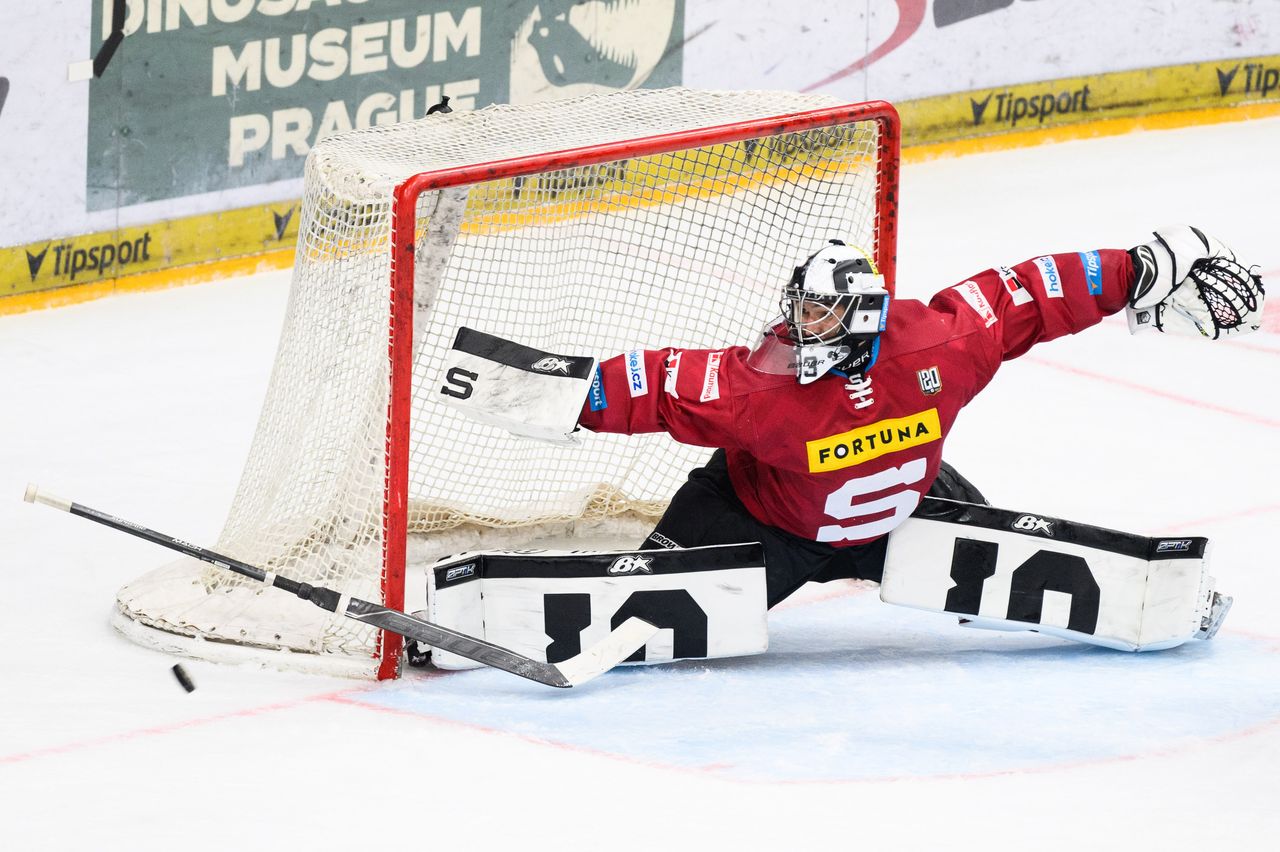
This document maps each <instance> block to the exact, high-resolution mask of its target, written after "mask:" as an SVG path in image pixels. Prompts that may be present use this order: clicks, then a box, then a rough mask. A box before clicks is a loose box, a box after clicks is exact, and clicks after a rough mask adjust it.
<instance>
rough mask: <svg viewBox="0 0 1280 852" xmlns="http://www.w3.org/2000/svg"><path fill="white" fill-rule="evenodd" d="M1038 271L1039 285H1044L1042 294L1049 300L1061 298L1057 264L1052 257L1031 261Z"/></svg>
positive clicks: (1060, 280)
mask: <svg viewBox="0 0 1280 852" xmlns="http://www.w3.org/2000/svg"><path fill="white" fill-rule="evenodd" d="M1033 262H1034V263H1035V265H1036V269H1038V270H1040V283H1042V284H1044V294H1045V295H1046V296H1048V297H1049V298H1050V299H1061V298H1062V276H1061V275H1059V274H1058V262H1057V261H1056V260H1054V259H1053V258H1052V257H1049V256H1047V255H1046V256H1045V257H1037V258H1036V259H1035V261H1033Z"/></svg>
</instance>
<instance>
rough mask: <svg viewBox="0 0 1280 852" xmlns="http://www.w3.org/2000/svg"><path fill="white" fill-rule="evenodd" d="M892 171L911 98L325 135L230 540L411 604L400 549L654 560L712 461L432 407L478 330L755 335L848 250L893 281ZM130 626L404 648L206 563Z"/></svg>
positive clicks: (172, 570) (604, 103) (410, 556)
mask: <svg viewBox="0 0 1280 852" xmlns="http://www.w3.org/2000/svg"><path fill="white" fill-rule="evenodd" d="M897 168H898V125H897V116H896V113H895V112H894V111H893V109H892V107H890V106H888V105H887V104H883V103H870V104H853V105H848V104H840V103H839V102H838V101H834V100H833V99H831V98H828V97H825V96H816V95H797V94H792V93H777V92H732V93H714V92H696V91H690V90H684V89H666V90H647V91H629V92H620V93H614V94H608V95H597V96H592V97H588V98H581V99H576V100H569V101H558V102H550V103H542V104H536V105H528V106H494V107H489V108H487V109H483V110H479V111H476V112H471V113H456V112H455V113H451V114H446V115H433V116H428V117H426V118H424V119H421V120H419V121H413V122H407V123H403V124H397V125H391V126H385V127H373V128H369V129H366V130H359V131H355V132H353V133H349V134H343V135H341V136H335V137H331V138H329V139H326V140H324V141H323V142H321V143H320V144H318V145H317V146H316V147H315V149H314V150H313V152H312V153H311V155H310V157H309V158H308V160H307V165H306V176H305V197H304V199H303V207H302V212H301V221H300V224H299V237H298V245H297V254H296V260H295V266H294V272H293V283H292V288H291V292H290V296H289V304H288V308H287V312H286V316H285V321H284V328H283V330H282V333H281V337H280V344H279V350H278V353H277V356H276V362H275V366H274V371H273V373H272V377H271V382H270V386H269V389H268V392H267V397H266V400H265V403H264V405H263V409H262V414H261V417H260V420H259V425H258V428H257V432H256V435H255V438H254V441H253V444H252V447H251V450H250V453H249V458H248V460H247V462H246V465H245V469H244V472H243V474H242V477H241V482H240V486H239V489H238V491H237V493H236V496H235V499H234V501H233V504H232V507H231V510H230V512H229V516H228V519H227V521H226V524H225V527H224V529H223V533H222V535H221V537H220V538H219V541H218V544H217V547H216V548H215V549H216V550H218V551H220V552H223V553H226V554H228V555H231V556H233V557H235V558H238V559H241V560H243V561H246V562H249V563H252V564H255V565H258V566H259V567H262V568H264V569H266V570H270V571H274V572H277V573H280V574H283V575H285V576H288V577H291V578H293V579H296V580H299V581H305V582H309V583H313V584H322V585H327V586H329V587H331V588H335V589H338V590H339V591H343V592H346V593H348V594H351V595H353V596H356V597H361V598H365V599H368V600H374V601H381V602H384V603H386V605H388V606H392V607H397V608H403V607H404V602H405V564H406V560H408V561H410V562H422V561H424V560H429V559H431V558H435V557H438V556H443V555H446V554H448V553H451V552H457V551H458V550H462V549H474V548H475V547H477V546H507V547H509V546H518V545H521V544H527V543H530V542H533V541H536V540H537V539H538V538H539V537H544V536H546V535H548V534H555V535H573V534H575V533H578V534H581V533H583V532H593V533H599V532H602V531H620V530H621V531H626V532H622V533H621V534H622V535H628V536H629V538H627V539H625V540H626V541H627V544H626V545H625V546H634V544H635V543H638V542H639V540H640V539H641V538H642V537H643V535H644V530H645V528H646V527H648V526H651V525H652V523H653V521H654V520H655V519H656V518H657V517H658V515H659V514H660V513H661V511H662V509H663V508H664V506H665V503H666V501H667V500H668V499H669V497H670V496H671V494H672V493H673V492H674V490H675V489H676V488H677V487H678V486H679V484H680V483H681V482H682V481H683V479H684V477H685V475H686V474H687V472H688V470H689V469H690V468H692V467H694V466H696V465H698V464H699V463H700V462H701V461H702V460H703V459H705V457H706V455H707V453H708V452H709V451H707V450H705V449H701V448H696V447H687V446H682V445H680V444H677V443H675V442H673V441H672V440H670V439H669V438H667V437H666V436H665V435H642V436H634V437H625V436H613V435H591V436H588V437H587V438H586V440H585V442H584V444H583V445H582V446H579V447H571V448H565V447H558V446H551V445H545V444H540V443H535V442H531V441H528V440H522V439H517V438H514V437H511V436H509V435H506V434H505V433H502V432H499V431H498V430H495V429H493V428H491V427H487V426H481V425H478V424H474V423H472V422H470V421H467V420H465V419H462V418H461V417H459V416H458V415H457V414H455V413H454V411H453V410H452V409H449V408H446V407H444V406H442V405H440V404H438V403H437V402H436V401H435V399H434V396H435V391H436V389H437V385H439V383H440V379H441V375H440V373H441V370H440V366H441V363H442V360H443V356H444V353H445V351H446V350H447V348H448V346H449V345H450V343H451V341H452V339H453V335H454V332H455V331H456V329H457V328H458V326H460V325H467V326H470V327H473V328H477V329H479V330H481V331H485V332H488V333H491V334H497V335H500V336H503V337H508V338H511V339H514V340H518V341H520V342H522V343H526V344H528V345H531V346H534V347H536V348H539V349H543V350H546V351H551V352H562V353H567V354H591V355H596V356H598V357H607V356H609V355H612V354H616V353H618V352H621V351H625V350H628V349H632V348H643V347H650V348H653V347H660V346H680V347H717V346H724V345H729V344H742V343H748V342H750V339H751V338H752V337H753V336H754V335H755V334H757V333H758V331H759V330H760V329H761V327H762V326H763V325H764V324H765V323H766V322H767V321H768V320H769V319H770V318H771V317H772V316H774V315H776V314H777V312H778V307H777V302H778V296H779V293H780V289H781V285H782V283H783V282H784V281H785V280H786V279H787V278H788V277H789V275H790V272H791V269H792V268H793V267H794V266H795V265H796V264H797V263H799V262H801V261H802V260H803V258H804V256H806V255H807V254H808V253H809V252H811V251H813V250H815V249H816V248H817V247H818V246H820V245H821V244H822V243H823V242H825V241H826V240H827V239H828V238H833V237H838V238H842V239H844V240H846V241H848V242H853V243H857V244H861V245H863V246H865V247H867V248H869V249H871V250H872V251H873V252H874V254H875V257H876V258H877V261H878V263H879V265H880V267H881V269H882V271H883V272H884V273H885V274H886V276H887V277H888V279H889V280H890V282H892V277H893V270H894V251H895V233H896V227H895V226H896V185H897ZM503 533H505V535H503ZM115 623H116V625H117V626H118V627H119V628H120V629H121V630H122V631H123V632H125V633H126V634H127V635H129V636H130V637H131V638H134V639H137V640H139V641H143V642H146V643H148V644H152V645H157V646H159V647H162V648H165V649H167V650H172V651H177V652H181V653H187V654H192V655H195V656H201V657H207V658H213V659H233V660H234V659H252V660H259V661H263V660H265V661H269V662H271V663H273V664H275V665H279V666H284V667H292V668H302V669H311V670H317V671H326V672H333V673H343V674H354V675H365V676H375V675H376V676H379V677H390V676H394V674H395V673H396V670H397V664H398V660H399V649H400V643H399V638H398V637H392V636H383V635H382V634H380V633H379V632H378V631H374V630H372V629H370V628H367V627H364V626H362V625H360V624H357V623H355V622H353V621H350V620H345V619H342V618H340V617H335V616H332V615H331V614H328V613H325V612H324V611H322V610H319V609H316V608H315V607H313V606H311V605H309V604H305V603H302V602H300V601H291V600H290V599H289V598H288V596H286V595H284V594H282V593H280V592H278V591H275V590H271V589H266V588H264V587H262V586H261V585H260V584H256V583H249V582H247V581H243V580H241V579H239V578H238V577H236V576H235V575H231V574H229V573H228V572H221V571H219V570H218V569H216V568H211V567H208V566H204V565H202V564H201V563H198V562H195V561H193V560H183V561H180V562H177V563H173V564H171V565H167V566H165V567H163V568H161V569H158V570H156V571H153V572H151V573H150V574H148V575H145V576H144V577H142V578H140V579H139V580H137V581H135V582H133V583H131V584H129V585H128V586H126V587H124V588H123V589H121V591H120V593H119V595H118V599H117V613H116V617H115Z"/></svg>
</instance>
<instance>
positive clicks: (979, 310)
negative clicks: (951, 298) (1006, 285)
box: [951, 281, 997, 328]
mask: <svg viewBox="0 0 1280 852" xmlns="http://www.w3.org/2000/svg"><path fill="white" fill-rule="evenodd" d="M951 289H953V290H955V291H956V292H957V293H959V294H960V295H961V296H964V300H965V301H966V302H968V303H969V307H971V308H973V310H974V313H976V314H977V315H978V316H980V317H982V321H983V322H984V323H986V324H987V328H991V326H993V325H995V324H996V319H997V318H996V312H995V311H994V310H992V308H991V303H990V302H988V301H987V297H986V296H984V295H982V288H981V287H979V286H978V284H977V282H976V281H966V282H964V283H963V284H957V285H955V286H954V287H952V288H951Z"/></svg>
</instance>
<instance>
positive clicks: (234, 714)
mask: <svg viewBox="0 0 1280 852" xmlns="http://www.w3.org/2000/svg"><path fill="white" fill-rule="evenodd" d="M374 688H375V687H373V686H363V687H356V688H354V689H344V690H340V691H338V692H326V693H322V694H320V695H310V696H307V697H306V698H298V699H295V700H293V701H281V702H278V703H276V704H264V705H262V706H260V707H248V708H245V709H243V710H231V711H229V712H227V713H219V714H217V715H214V716H203V717H200V718H197V719H184V720H182V721H179V722H170V723H169V724H167V725H155V726H153V727H150V728H138V729H136V730H132V731H123V732H121V733H118V734H108V735H106V736H103V737H94V738H92V739H87V740H78V741H76V742H70V743H64V744H62V745H55V746H48V747H46V748H38V749H33V750H31V751H26V752H17V753H15V754H6V755H0V766H3V765H5V764H12V763H23V762H25V761H28V760H34V759H37V758H42V757H56V756H58V755H63V754H72V753H75V752H79V751H85V750H86V749H91V748H98V747H100V746H107V745H114V744H116V743H123V742H129V741H131V740H137V739H142V738H143V737H152V736H159V735H163V734H173V733H177V732H178V731H184V730H187V729H189V728H199V727H202V726H204V725H209V724H213V723H216V722H225V721H228V720H232V719H249V718H252V717H254V716H265V715H267V714H269V713H276V712H279V711H281V710H292V709H293V708H295V707H301V706H303V705H306V704H312V703H315V702H319V701H336V700H338V699H339V698H341V697H343V696H347V695H352V694H356V693H361V692H368V691H369V690H371V689H374Z"/></svg>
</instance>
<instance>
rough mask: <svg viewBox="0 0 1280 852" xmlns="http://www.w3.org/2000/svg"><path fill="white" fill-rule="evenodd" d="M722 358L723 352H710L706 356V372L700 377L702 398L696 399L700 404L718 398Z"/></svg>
mask: <svg viewBox="0 0 1280 852" xmlns="http://www.w3.org/2000/svg"><path fill="white" fill-rule="evenodd" d="M723 357H724V353H723V352H712V353H711V354H710V355H708V356H707V372H706V375H704V376H703V377H702V396H700V397H698V399H699V400H701V401H702V402H711V401H712V400H713V399H719V398H720V359H721V358H723Z"/></svg>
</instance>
